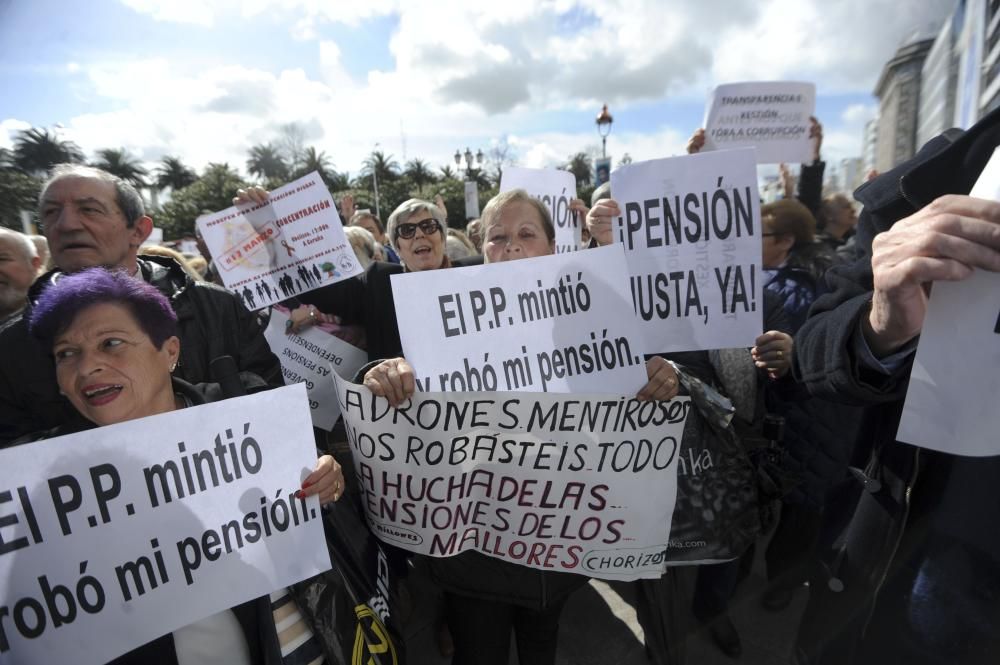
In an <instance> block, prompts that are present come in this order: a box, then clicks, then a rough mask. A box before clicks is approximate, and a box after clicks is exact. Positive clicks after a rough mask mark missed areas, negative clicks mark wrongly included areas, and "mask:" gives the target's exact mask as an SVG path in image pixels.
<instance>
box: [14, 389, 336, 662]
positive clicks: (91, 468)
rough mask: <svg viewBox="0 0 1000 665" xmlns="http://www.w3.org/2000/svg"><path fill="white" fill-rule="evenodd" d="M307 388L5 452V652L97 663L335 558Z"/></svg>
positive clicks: (20, 657)
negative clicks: (324, 515)
mask: <svg viewBox="0 0 1000 665" xmlns="http://www.w3.org/2000/svg"><path fill="white" fill-rule="evenodd" d="M305 397H306V394H305V387H304V386H289V387H286V388H281V389H279V390H273V391H268V392H266V393H261V394H257V395H252V396H248V397H242V398H239V399H233V400H226V401H223V402H218V403H214V404H207V405H203V406H196V407H191V408H187V409H181V410H178V411H173V412H170V413H166V414H162V415H158V416H154V417H151V418H145V419H141V420H135V421H131V422H125V423H120V424H117V425H109V426H106V427H101V428H99V429H94V430H89V431H85V432H81V433H79V434H73V435H70V436H64V437H59V438H55V439H49V440H47V441H39V442H36V443H30V444H26V445H23V446H18V447H15V448H8V449H5V450H2V451H0V484H2V491H0V511H2V513H3V517H2V518H0V525H2V527H3V528H2V541H0V596H2V599H0V604H2V607H0V662H2V663H18V664H21V665H23V664H24V663H81V664H87V663H103V662H106V661H108V660H110V659H112V658H115V657H117V656H119V655H121V654H123V653H125V652H127V651H130V650H132V649H134V648H135V647H138V646H140V645H142V644H145V643H146V642H149V641H150V640H153V639H155V638H157V637H159V636H160V635H163V634H165V633H168V632H171V631H173V630H175V629H177V628H179V627H181V626H184V625H187V624H189V623H192V622H194V621H198V620H200V619H203V618H205V617H207V616H210V615H212V614H215V613H218V612H220V611H222V610H224V609H227V608H229V607H232V606H234V605H237V604H239V603H242V602H246V601H247V600H250V599H252V598H256V597H259V596H262V595H265V594H267V593H269V592H270V591H273V590H275V589H278V588H281V587H283V586H286V585H288V584H291V583H293V582H297V581H299V580H302V579H305V578H307V577H311V576H313V575H316V574H318V573H320V572H322V571H324V570H326V569H328V568H329V567H330V559H329V553H328V550H327V548H326V544H325V539H324V535H323V526H322V519H321V516H320V513H319V505H318V499H317V498H316V497H311V498H310V499H308V500H306V499H296V498H295V496H294V492H295V490H296V489H298V487H299V484H300V483H301V481H302V479H303V478H305V476H306V475H307V474H308V473H309V471H310V470H311V469H312V468H313V467H314V465H315V463H316V451H315V448H314V443H313V436H312V430H311V429H310V428H309V419H308V416H307V413H308V410H307V407H306V399H305Z"/></svg>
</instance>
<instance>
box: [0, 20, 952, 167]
mask: <svg viewBox="0 0 1000 665" xmlns="http://www.w3.org/2000/svg"><path fill="white" fill-rule="evenodd" d="M954 5H955V2H954V0H905V1H904V2H900V1H899V0H697V1H692V0H542V1H540V0H502V1H500V2H497V1H496V0H485V1H481V0H455V1H453V0H434V1H430V0H427V1H424V2H415V1H412V2H411V1H408V0H241V1H239V2H236V1H234V0H120V1H118V2H116V1H114V0H88V1H87V2H67V1H66V0H0V91H2V92H0V147H9V146H10V144H11V141H12V139H13V136H14V134H15V133H16V132H17V131H18V130H20V129H23V128H26V127H30V126H36V127H54V126H58V127H60V129H59V131H60V132H61V133H62V135H63V136H64V137H66V138H68V139H71V140H73V141H75V142H76V143H77V144H79V145H80V146H81V147H82V148H83V149H84V151H85V152H86V153H87V154H88V156H89V155H92V154H93V152H94V151H95V150H98V149H101V148H109V147H125V148H127V149H129V150H130V151H131V152H132V153H133V154H135V155H137V156H139V157H140V158H141V159H143V160H145V161H149V162H155V161H157V160H159V159H160V158H161V157H163V156H164V155H176V156H180V157H181V158H182V159H183V160H184V161H185V162H187V163H189V164H190V165H192V166H195V167H196V168H199V169H200V168H202V167H204V166H205V165H206V164H207V163H208V162H228V163H229V164H230V165H233V166H236V167H238V168H239V169H241V170H243V169H244V168H245V161H246V153H247V150H248V148H249V147H250V146H251V145H253V144H256V143H263V142H267V141H272V140H275V139H276V138H278V136H279V132H280V128H281V127H282V126H283V125H285V124H288V123H298V124H299V125H300V126H301V127H302V128H303V129H304V132H305V137H306V143H307V144H309V145H314V146H316V148H317V149H319V150H323V151H325V152H326V153H327V155H329V156H330V157H331V159H332V161H333V163H334V165H335V167H336V168H337V169H338V170H340V171H348V172H350V173H351V174H352V175H355V174H357V172H358V170H359V169H360V167H361V161H362V160H363V159H364V157H365V155H367V154H368V153H369V152H370V151H371V150H372V149H373V147H374V146H375V145H376V144H378V145H379V147H380V149H382V150H384V151H385V152H387V153H390V154H392V155H393V156H394V157H395V159H396V160H397V161H399V162H402V161H403V159H404V157H405V159H407V160H409V159H413V158H415V157H419V158H422V159H424V160H426V161H428V162H430V163H431V164H432V165H434V166H435V167H440V166H443V165H445V164H452V165H453V164H454V161H453V157H452V155H453V154H454V152H455V150H456V148H460V149H462V150H463V151H464V149H465V148H466V147H470V148H471V149H472V151H473V152H475V151H476V150H477V149H482V150H484V151H487V150H488V149H489V147H490V146H491V145H492V144H494V143H495V142H496V141H498V140H501V139H504V138H505V139H506V140H507V141H508V143H510V144H511V145H512V147H513V148H514V152H515V154H516V156H517V162H518V163H519V164H520V165H522V166H533V167H546V166H555V165H557V164H558V163H560V162H564V161H565V160H566V159H567V157H568V156H569V155H571V154H572V153H575V152H578V151H581V150H586V149H588V148H593V147H595V146H599V144H600V139H599V136H598V134H597V130H596V126H595V124H594V118H595V116H596V114H597V113H598V111H599V110H600V107H601V104H602V103H607V104H608V105H609V107H610V111H611V113H612V114H613V115H614V119H615V122H614V125H613V129H612V132H611V135H610V137H609V138H608V152H609V153H610V154H611V155H612V156H613V157H615V158H617V157H620V156H621V155H622V154H623V153H626V152H627V153H629V154H630V155H631V156H632V157H633V158H634V159H635V160H642V159H652V158H656V157H663V156H667V155H671V154H677V153H679V152H682V151H683V147H684V143H685V142H686V140H687V137H688V136H689V135H690V133H691V131H692V130H693V129H695V128H696V127H698V126H699V125H700V124H701V121H702V117H703V115H704V110H705V101H706V96H707V94H708V92H709V91H710V89H711V88H712V87H713V86H714V85H717V84H719V83H725V82H733V81H745V80H781V79H786V80H803V81H812V82H814V83H815V84H816V86H817V96H818V98H817V115H818V116H819V117H820V120H821V121H822V122H823V124H824V127H825V137H826V140H825V144H824V156H825V157H826V158H827V159H828V160H834V161H836V160H839V159H840V158H843V157H850V156H856V155H859V154H860V151H861V136H862V128H863V126H864V123H865V122H866V121H867V120H868V119H869V118H871V117H872V115H873V114H874V111H875V108H876V100H875V98H874V97H873V96H872V90H873V88H874V86H875V83H876V81H877V79H878V76H879V73H880V71H881V68H882V66H883V64H884V63H885V62H886V60H888V59H889V58H890V57H891V56H892V54H893V52H894V51H895V50H896V49H897V48H898V47H899V46H900V45H901V44H902V43H904V42H905V41H907V40H908V39H909V38H912V36H913V35H914V34H917V33H919V34H921V35H933V34H936V32H937V29H938V27H939V26H940V25H941V23H942V21H943V19H944V18H945V17H946V16H947V15H948V13H950V12H951V11H952V9H953V7H954Z"/></svg>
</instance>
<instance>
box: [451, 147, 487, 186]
mask: <svg viewBox="0 0 1000 665" xmlns="http://www.w3.org/2000/svg"><path fill="white" fill-rule="evenodd" d="M463 157H465V177H466V178H467V179H469V180H472V179H473V170H472V161H473V159H475V162H476V166H477V170H478V168H479V167H480V166H481V165H482V163H483V151H482V150H476V154H475V155H473V154H472V151H471V150H469V149H468V148H466V149H465V153H464V154H463V153H462V152H461V150H456V151H455V166H457V167H459V168H462V158H463Z"/></svg>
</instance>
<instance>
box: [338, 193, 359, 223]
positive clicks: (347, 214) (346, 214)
mask: <svg viewBox="0 0 1000 665" xmlns="http://www.w3.org/2000/svg"><path fill="white" fill-rule="evenodd" d="M356 211H357V208H355V207H354V196H353V195H351V194H345V195H344V198H342V199H340V220H341V221H342V222H343V223H344V224H349V223H350V221H351V217H354V213H355V212H356Z"/></svg>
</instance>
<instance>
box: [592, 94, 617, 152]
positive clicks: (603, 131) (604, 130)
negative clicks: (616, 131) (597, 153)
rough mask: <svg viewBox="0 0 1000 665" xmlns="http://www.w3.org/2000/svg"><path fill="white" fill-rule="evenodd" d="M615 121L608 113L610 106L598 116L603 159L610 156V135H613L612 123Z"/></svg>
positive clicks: (604, 108) (603, 109)
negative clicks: (608, 149)
mask: <svg viewBox="0 0 1000 665" xmlns="http://www.w3.org/2000/svg"><path fill="white" fill-rule="evenodd" d="M614 121H615V119H614V118H612V117H611V114H610V113H608V105H607V104H605V105H604V107H603V108H602V109H601V112H600V113H598V114H597V120H596V121H595V122H596V123H597V133H598V134H600V135H601V157H602V158H604V157H607V156H608V151H607V147H608V134H610V133H611V123H613V122H614Z"/></svg>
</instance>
